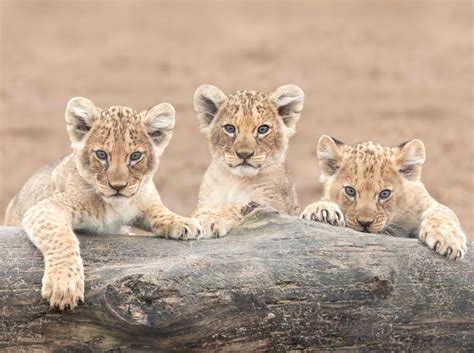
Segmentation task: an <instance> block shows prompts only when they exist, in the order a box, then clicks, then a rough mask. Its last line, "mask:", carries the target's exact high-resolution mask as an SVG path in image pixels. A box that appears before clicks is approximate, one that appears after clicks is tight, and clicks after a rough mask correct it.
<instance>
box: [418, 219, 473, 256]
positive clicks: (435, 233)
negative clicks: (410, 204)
mask: <svg viewBox="0 0 474 353" xmlns="http://www.w3.org/2000/svg"><path fill="white" fill-rule="evenodd" d="M420 239H421V241H423V242H424V243H426V244H427V245H428V246H429V247H430V248H431V249H433V250H434V251H435V252H437V253H438V254H440V255H443V256H446V257H447V258H449V259H451V260H454V261H456V260H459V259H461V258H462V257H463V256H464V254H465V253H466V252H467V245H466V236H465V235H464V232H463V231H462V230H461V228H460V227H459V226H457V225H454V224H449V223H445V222H443V221H439V220H436V219H426V220H424V221H423V222H422V223H421V227H420Z"/></svg>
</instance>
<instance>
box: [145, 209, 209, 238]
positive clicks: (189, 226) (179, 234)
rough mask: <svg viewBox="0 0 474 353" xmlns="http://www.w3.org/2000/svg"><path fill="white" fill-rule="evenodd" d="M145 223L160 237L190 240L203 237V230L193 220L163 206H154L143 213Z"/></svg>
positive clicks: (197, 222) (195, 220) (197, 221)
mask: <svg viewBox="0 0 474 353" xmlns="http://www.w3.org/2000/svg"><path fill="white" fill-rule="evenodd" d="M145 217H146V221H147V223H149V225H150V228H151V230H152V232H153V233H154V234H156V235H157V236H160V237H165V238H171V239H181V240H191V239H201V238H203V237H204V233H205V232H204V229H203V227H202V226H201V224H200V223H199V220H197V219H195V218H188V217H183V216H180V215H177V214H176V213H173V212H171V211H170V210H169V209H168V208H166V207H165V206H164V205H163V204H160V203H158V204H155V205H153V206H152V207H150V208H149V209H148V210H147V211H146V213H145Z"/></svg>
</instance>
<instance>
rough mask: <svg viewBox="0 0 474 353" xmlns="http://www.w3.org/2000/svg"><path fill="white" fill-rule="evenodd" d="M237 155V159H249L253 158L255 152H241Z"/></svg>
mask: <svg viewBox="0 0 474 353" xmlns="http://www.w3.org/2000/svg"><path fill="white" fill-rule="evenodd" d="M235 154H236V155H237V157H239V158H240V159H244V160H245V159H249V158H251V157H252V156H253V155H254V154H255V152H249V151H240V152H235Z"/></svg>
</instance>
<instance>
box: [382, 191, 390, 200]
mask: <svg viewBox="0 0 474 353" xmlns="http://www.w3.org/2000/svg"><path fill="white" fill-rule="evenodd" d="M390 195H392V192H391V191H390V190H388V189H385V190H382V191H381V192H380V194H379V199H380V200H386V199H388V198H389V197H390Z"/></svg>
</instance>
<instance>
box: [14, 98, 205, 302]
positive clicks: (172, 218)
mask: <svg viewBox="0 0 474 353" xmlns="http://www.w3.org/2000/svg"><path fill="white" fill-rule="evenodd" d="M174 121H175V113H174V109H173V107H172V106H171V105H170V104H167V103H163V104H160V105H157V106H155V107H153V108H151V109H150V110H148V111H145V112H142V113H137V112H135V111H133V110H132V109H130V108H127V107H120V106H116V107H111V108H108V109H100V108H98V107H96V106H95V105H94V104H93V103H92V102H91V101H90V100H87V99H85V98H74V99H72V100H71V101H69V103H68V106H67V109H66V122H67V126H68V132H69V135H70V139H71V145H72V148H73V153H72V154H70V155H69V156H67V157H65V158H63V159H62V160H59V161H57V162H54V163H52V164H50V165H49V166H47V167H45V168H43V169H41V170H40V171H39V172H37V173H36V174H35V175H33V176H32V177H31V178H30V180H29V181H28V182H27V183H26V184H25V185H24V187H23V188H22V190H21V191H20V192H19V193H18V195H16V196H15V198H14V199H13V200H12V201H11V202H10V204H9V206H8V209H7V213H6V217H5V224H6V225H10V226H20V225H23V227H24V228H25V230H26V232H27V234H28V236H29V237H30V239H31V240H32V242H33V243H34V244H35V245H36V246H37V247H38V248H39V249H40V250H41V252H42V253H43V256H44V260H45V274H44V277H43V287H42V295H43V297H44V298H45V299H46V300H49V302H50V304H51V306H57V307H59V309H64V308H66V307H69V308H71V309H72V308H74V307H75V306H76V305H77V303H78V301H79V300H83V299H84V271H83V265H82V259H81V256H80V252H79V241H78V240H77V237H76V235H75V234H74V232H73V231H74V230H83V231H87V232H108V233H116V232H118V231H119V230H120V228H121V226H122V225H127V224H128V225H134V226H137V227H141V228H143V229H147V230H150V231H152V232H154V233H155V234H156V235H159V236H163V237H169V238H176V239H193V238H196V237H201V236H203V229H202V227H201V226H200V224H199V221H198V220H196V219H191V218H185V217H181V216H178V215H176V214H174V213H173V212H171V211H169V210H168V209H167V208H166V207H165V206H164V205H163V204H162V202H161V200H160V196H159V194H158V191H157V190H156V188H155V185H154V184H153V180H152V178H153V175H154V173H155V172H156V170H157V168H158V164H159V158H160V156H161V154H162V153H163V150H164V149H165V147H166V145H167V144H168V142H169V140H170V139H171V135H172V131H173V128H174ZM99 150H100V151H104V152H106V154H107V160H101V159H100V158H99V157H98V155H97V151H99ZM134 152H141V153H142V155H141V156H140V158H139V159H137V160H135V161H134V160H132V159H131V158H132V154H133V153H134Z"/></svg>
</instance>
